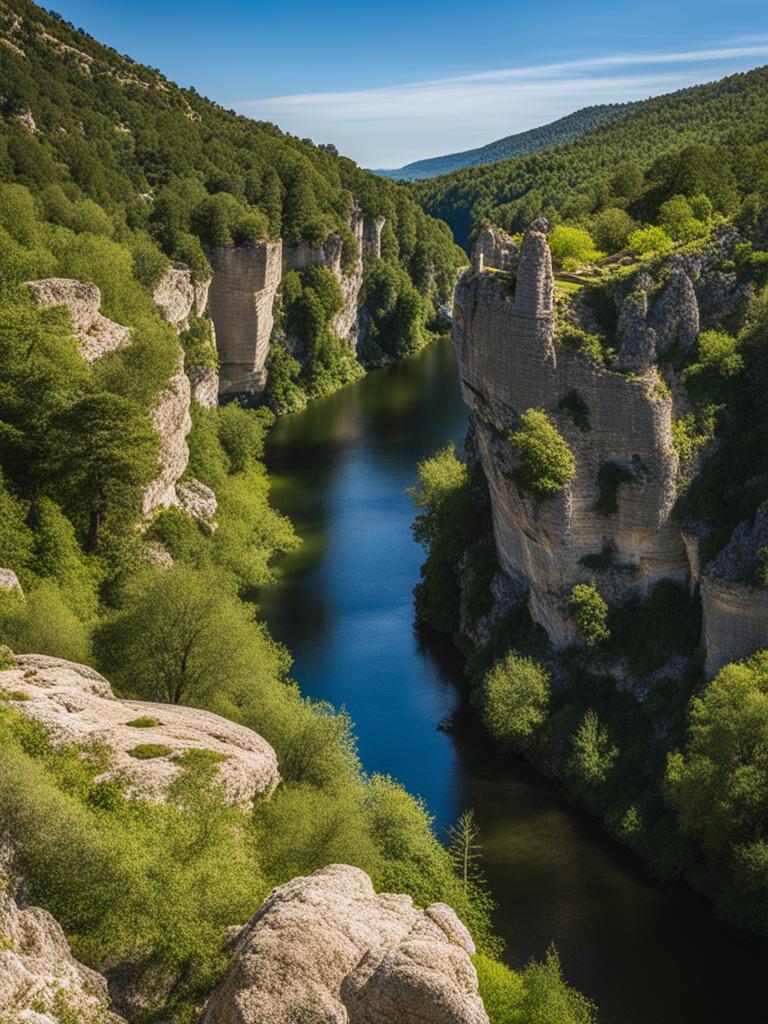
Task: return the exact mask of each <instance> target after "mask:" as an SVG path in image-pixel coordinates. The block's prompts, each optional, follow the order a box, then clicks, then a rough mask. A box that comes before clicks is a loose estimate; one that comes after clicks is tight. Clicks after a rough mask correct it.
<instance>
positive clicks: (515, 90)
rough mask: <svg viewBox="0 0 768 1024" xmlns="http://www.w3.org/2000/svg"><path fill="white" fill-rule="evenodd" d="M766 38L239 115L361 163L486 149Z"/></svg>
mask: <svg viewBox="0 0 768 1024" xmlns="http://www.w3.org/2000/svg"><path fill="white" fill-rule="evenodd" d="M764 57H768V36H754V37H750V38H741V39H738V40H732V41H729V43H728V44H727V45H722V46H720V47H717V48H712V49H701V50H690V51H682V52H673V53H623V54H610V55H607V56H599V55H598V56H593V57H581V58H578V59H569V60H560V61H551V62H547V63H539V64H534V65H520V66H516V67H508V68H496V69H491V70H482V71H467V72H461V73H456V74H448V75H445V76H443V77H440V78H435V79H432V80H429V81H423V82H407V83H403V84H398V85H391V86H385V87H382V88H375V89H362V90H351V91H348V92H317V93H303V94H299V95H293V96H273V97H269V98H265V99H258V100H246V101H244V102H242V103H240V104H238V106H239V109H240V110H241V111H242V112H243V113H247V114H250V115H251V116H252V117H257V118H261V119H263V120H269V121H274V122H276V123H277V124H279V125H280V127H282V128H284V129H285V130H286V131H290V132H293V133H294V134H296V135H300V136H308V137H310V138H313V139H315V140H316V141H318V142H334V143H335V144H336V145H337V146H338V147H339V149H340V150H341V151H342V152H344V153H347V154H348V155H349V156H352V157H353V158H355V159H356V160H358V161H359V162H360V163H361V164H363V165H365V166H369V167H370V166H382V167H397V166H400V165H402V164H404V163H407V162H409V161H411V160H417V159H420V158H423V157H426V156H436V155H439V154H442V153H448V152H456V151H459V150H463V149H471V148H473V147H475V146H480V145H484V144H485V143H487V142H490V141H492V140H493V139H495V138H499V137H501V136H504V135H509V134H512V133H514V132H518V131H525V130H526V129H527V128H532V127H535V126H537V125H540V124H545V123H546V122H547V121H551V120H553V119H555V118H557V117H561V116H563V115H564V114H566V113H569V112H570V111H572V110H576V109H578V108H579V107H582V106H588V105H591V104H593V103H608V102H622V101H626V100H631V99H641V98H644V97H647V96H653V95H659V94H660V93H664V92H670V91H672V90H674V89H680V88H683V87H685V86H687V85H692V84H695V83H697V82H699V81H702V80H711V79H714V78H718V77H720V76H721V75H725V74H728V73H730V72H732V71H734V70H739V69H741V68H746V67H749V66H751V65H753V64H757V63H760V59H761V58H764Z"/></svg>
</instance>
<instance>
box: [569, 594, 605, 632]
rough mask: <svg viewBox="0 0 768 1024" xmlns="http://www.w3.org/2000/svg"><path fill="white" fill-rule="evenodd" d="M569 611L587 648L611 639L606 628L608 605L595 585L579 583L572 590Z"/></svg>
mask: <svg viewBox="0 0 768 1024" xmlns="http://www.w3.org/2000/svg"><path fill="white" fill-rule="evenodd" d="M568 610H569V611H570V613H571V616H572V617H573V620H574V622H575V623H576V628H577V630H578V631H579V636H580V637H581V639H582V640H583V641H584V643H585V644H586V645H587V647H595V646H596V645H597V644H599V643H602V642H603V641H605V640H608V639H609V637H610V631H609V629H608V627H607V626H606V621H607V619H608V605H607V604H606V602H605V599H604V598H603V596H602V594H601V593H600V591H599V590H598V589H597V587H596V586H595V585H594V583H577V584H576V586H575V587H573V588H572V589H571V592H570V594H569V596H568Z"/></svg>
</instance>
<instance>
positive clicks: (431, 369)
mask: <svg viewBox="0 0 768 1024" xmlns="http://www.w3.org/2000/svg"><path fill="white" fill-rule="evenodd" d="M465 431H466V410H465V408H464V406H463V403H462V401H461V397H460V394H459V391H458V386H457V381H456V368H455V363H454V360H453V355H452V353H451V350H450V346H449V345H448V344H447V343H437V344H435V345H432V346H430V347H429V348H428V349H427V350H425V351H424V352H423V353H421V354H420V355H418V356H416V357H414V358H412V359H410V360H407V361H405V362H403V363H400V364H398V365H396V366H393V367H389V368H387V369H385V370H380V371H377V372H375V373H371V374H369V375H368V376H367V377H366V378H365V379H364V380H362V381H360V382H359V383H357V384H354V385H352V386H350V387H348V388H345V389H344V390H342V391H340V392H338V393H337V394H335V395H332V396H330V397H329V398H326V399H322V400H320V401H318V402H315V403H314V404H312V405H311V406H310V407H309V408H308V409H307V410H306V411H305V412H302V413H298V414H295V415H292V416H286V417H283V418H282V419H281V420H280V421H279V423H278V425H277V426H276V427H275V429H274V430H273V431H272V433H271V435H270V438H269V442H268V448H267V464H268V466H269V469H270V473H271V475H272V478H273V501H274V504H275V505H276V506H277V507H278V508H279V509H281V510H282V511H283V512H285V513H286V514H287V515H288V516H290V518H291V519H292V520H293V522H294V524H295V526H296V528H297V530H298V532H299V533H300V534H301V536H302V537H303V538H304V544H303V546H302V548H301V549H300V550H299V551H298V552H296V553H295V554H292V555H290V556H288V557H286V558H285V559H284V560H283V562H282V563H281V569H282V578H281V582H280V583H279V584H278V586H276V587H275V588H273V590H271V591H270V592H269V594H268V595H266V597H265V600H264V603H263V605H262V610H263V613H264V614H265V616H266V618H267V620H268V622H269V625H270V628H271V629H272V632H273V634H274V635H275V637H277V638H278V639H279V640H281V641H283V642H284V643H285V644H286V645H287V646H288V648H289V649H290V650H291V652H292V654H293V656H294V659H295V662H294V667H293V673H292V674H293V676H294V678H295V679H296V680H297V681H298V683H299V685H300V686H301V689H302V691H303V692H304V693H305V694H307V695H309V696H311V697H314V698H322V699H325V700H328V701H330V702H332V703H333V704H334V705H336V706H337V707H341V706H342V705H343V706H344V707H346V708H347V710H348V711H349V713H350V714H351V716H352V719H353V720H354V722H355V725H356V730H357V735H358V738H359V750H360V756H361V759H362V762H363V765H364V767H365V768H366V770H367V771H369V772H388V773H390V774H391V775H393V776H395V777H396V778H397V779H398V780H399V781H400V782H402V783H403V784H404V785H405V786H406V787H407V788H408V789H409V790H410V791H411V792H412V793H416V794H418V795H419V796H421V797H422V798H423V799H424V800H425V801H426V804H427V806H428V807H429V809H430V811H431V813H432V814H433V815H434V817H435V823H436V828H437V829H438V830H441V829H443V828H445V827H446V826H447V825H449V824H450V823H451V822H452V821H454V820H455V819H456V817H457V816H458V815H459V814H460V813H461V812H462V810H464V809H465V808H467V807H472V808H473V809H474V810H475V814H476V818H477V822H478V825H479V827H480V830H481V837H482V842H483V866H484V869H485V873H486V876H487V878H488V882H489V884H490V887H491V890H492V893H493V896H494V898H495V900H496V901H497V903H498V910H497V912H496V916H495V920H496V925H497V928H498V931H499V933H500V934H501V935H502V936H503V937H504V939H505V941H506V943H507V949H506V954H505V958H506V959H507V961H508V962H509V963H510V965H511V966H513V967H520V966H523V965H524V964H525V963H526V962H527V961H528V960H529V959H530V958H531V957H541V956H543V954H544V953H545V951H546V948H547V946H548V945H549V943H550V942H554V944H555V945H556V947H557V950H558V952H559V954H560V957H561V960H562V964H563V969H564V973H565V975H566V977H567V979H568V980H569V982H570V983H571V984H573V985H575V986H576V987H577V988H579V989H580V990H581V991H583V992H585V993H586V994H587V995H589V996H590V997H591V998H593V999H594V1000H595V1001H596V1002H597V1004H598V1006H599V1010H600V1014H599V1016H600V1022H601V1024H688V1022H691V1024H693V1022H695V1024H710V1022H711V1024H715V1022H717V1024H731V1022H737V1021H745V1022H746V1021H749V1022H757V1021H761V1020H765V1019H766V1017H767V1016H768V1014H767V1013H766V1009H765V1008H766V1005H767V1003H766V998H767V997H768V981H767V980H766V977H765V970H764V968H765V964H766V949H765V947H760V946H758V945H757V944H756V943H753V942H751V941H749V940H747V939H746V938H744V937H742V936H739V935H737V934H735V933H733V932H731V931H730V930H729V929H727V928H726V927H724V926H723V925H721V924H719V923H718V922H717V921H716V920H715V918H714V915H713V913H712V912H711V910H710V909H709V907H708V906H707V905H706V904H704V903H703V902H702V901H700V900H699V899H698V898H696V897H695V896H693V895H692V894H691V893H690V892H689V891H688V890H686V889H685V888H684V887H683V886H663V885H660V884H659V883H658V882H656V881H655V880H654V879H652V878H651V877H649V875H648V873H647V872H646V871H645V870H644V868H643V866H642V864H641V863H640V862H639V861H638V860H637V859H636V858H635V857H633V856H632V855H631V854H630V853H628V852H627V851H626V850H624V849H623V848H622V847H620V846H619V845H617V844H615V843H613V842H612V841H611V840H610V839H608V838H607V837H606V836H605V835H604V834H603V833H602V832H601V830H600V828H599V826H598V825H597V823H596V822H594V821H593V820H592V819H590V818H589V817H587V816H586V815H584V814H582V813H580V812H579V811H578V810H576V809H574V808H573V807H572V806H571V805H569V804H568V803H567V802H566V801H565V800H564V798H563V796H562V794H561V792H560V790H559V788H558V787H557V785H556V784H554V783H552V782H551V781H549V780H547V779H545V778H543V777H542V776H541V775H540V774H539V773H537V772H536V771H535V770H534V769H532V768H531V767H530V766H528V765H527V764H525V763H524V762H523V761H522V760H519V759H516V758H512V757H509V756H506V755H502V754H500V753H499V752H498V751H496V750H495V749H494V747H493V744H492V743H491V742H490V741H489V739H488V737H487V736H486V735H484V734H483V732H482V730H481V729H480V727H479V724H478V722H477V720H476V718H475V716H474V714H473V712H472V711H471V709H470V708H469V707H468V706H467V703H466V682H465V680H464V677H463V675H462V659H461V657H460V655H459V654H458V652H457V651H456V650H455V649H454V648H453V647H452V645H451V644H450V643H449V642H448V641H447V640H446V639H445V638H442V637H439V636H436V635H435V634H433V633H431V632H429V631H427V630H424V629H420V628H418V627H416V625H415V622H414V613H413V601H412V590H413V587H414V585H415V584H416V583H417V581H418V579H419V566H420V564H421V562H422V560H423V552H422V550H421V548H420V547H419V546H418V545H417V544H416V543H415V542H414V541H413V539H412V537H411V531H410V524H411V520H412V518H413V514H414V510H413V506H412V504H411V500H410V498H409V497H408V495H407V494H406V488H408V487H409V486H411V485H412V484H413V483H414V482H415V476H416V464H417V462H418V461H419V460H420V459H422V458H424V457H425V456H427V455H429V454H431V453H432V452H433V451H434V450H435V449H436V448H438V447H441V446H442V445H445V444H446V443H447V442H448V441H453V442H454V443H455V444H456V445H457V447H460V445H461V443H462V441H463V437H464V433H465ZM447 718H452V720H453V723H454V728H453V729H452V730H451V731H450V732H446V731H443V730H440V729H438V728H437V727H438V724H439V723H440V722H441V721H443V720H444V719H447Z"/></svg>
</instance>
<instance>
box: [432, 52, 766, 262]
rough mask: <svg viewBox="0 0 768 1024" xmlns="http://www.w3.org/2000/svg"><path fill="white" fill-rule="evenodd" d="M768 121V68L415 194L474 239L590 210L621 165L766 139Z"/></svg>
mask: <svg viewBox="0 0 768 1024" xmlns="http://www.w3.org/2000/svg"><path fill="white" fill-rule="evenodd" d="M767 124H768V68H765V67H762V68H756V69H755V70H753V71H749V72H746V73H744V74H737V75H732V76H730V77H728V78H724V79H722V80H721V81H719V82H714V83H711V84H708V85H700V86H695V87H693V88H690V89H683V90H681V91H679V92H675V93H670V94H669V95H667V96H659V97H656V98H654V99H650V100H645V101H643V102H642V103H638V104H637V105H635V106H634V107H633V108H632V110H631V111H630V112H629V113H628V114H627V115H626V116H625V117H621V118H618V119H617V120H614V121H612V122H609V123H607V124H604V125H601V126H600V127H598V128H596V129H595V130H593V131H590V132H588V133H587V134H586V135H583V136H582V137H581V138H579V139H576V140H575V141H573V142H568V143H565V144H563V145H561V146H557V147H555V148H554V149H550V150H547V151H546V152H543V153H536V154H533V155H531V156H525V157H519V158H514V159H510V160H502V161H500V162H499V163H495V164H493V165H491V166H488V167H477V168H473V167H470V168H464V169H462V170H458V171H454V172H453V173H451V174H448V175H443V176H442V177H440V178H437V179H434V180H430V181H425V182H419V183H416V184H415V185H414V186H413V190H414V191H413V194H414V195H415V196H416V197H417V199H418V200H419V202H420V203H421V204H422V206H423V207H424V209H425V210H426V211H427V212H428V213H431V214H432V215H433V216H436V217H441V218H443V219H444V220H445V221H447V223H448V224H449V225H450V227H451V228H452V230H453V232H454V234H455V236H456V238H457V240H458V241H459V242H460V243H461V244H462V245H467V244H468V240H469V237H470V234H471V232H472V231H473V229H474V228H475V227H476V226H477V225H478V224H480V223H482V222H483V221H484V220H490V221H492V222H494V223H496V224H499V225H500V226H501V227H504V228H506V229H507V230H513V231H519V230H523V229H524V228H525V227H526V226H527V224H528V223H529V222H530V221H531V220H532V219H533V218H534V217H536V216H538V214H540V213H542V212H544V213H547V215H549V216H550V217H551V216H553V215H555V214H563V215H566V216H573V215H578V214H579V213H583V212H589V211H590V210H591V209H592V208H593V205H594V200H595V197H596V196H599V195H600V194H601V192H603V191H605V190H606V189H607V188H609V187H610V182H611V179H612V178H614V177H615V176H616V175H617V173H618V172H624V173H625V175H630V174H632V173H634V172H635V171H643V170H644V169H646V168H647V167H649V166H650V165H651V163H652V162H653V161H654V160H655V159H656V158H657V157H660V156H661V155H662V154H664V153H665V152H667V151H670V150H674V149H678V148H679V147H680V146H682V145H685V144H686V143H706V144H717V143H724V142H727V141H730V140H738V141H743V142H753V141H759V140H760V139H762V138H764V137H765V134H766V125H767Z"/></svg>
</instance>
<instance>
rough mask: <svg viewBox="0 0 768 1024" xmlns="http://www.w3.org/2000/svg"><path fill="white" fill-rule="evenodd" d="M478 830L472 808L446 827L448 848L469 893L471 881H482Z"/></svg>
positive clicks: (466, 892)
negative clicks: (453, 823)
mask: <svg viewBox="0 0 768 1024" xmlns="http://www.w3.org/2000/svg"><path fill="white" fill-rule="evenodd" d="M481 849H482V847H481V844H480V830H479V828H478V827H477V823H476V822H475V812H474V811H473V810H471V809H470V810H467V811H464V812H463V813H462V814H461V815H460V816H459V820H458V821H457V822H456V824H455V825H451V826H450V828H449V829H448V850H449V852H450V854H451V859H452V860H453V864H454V867H455V869H456V873H457V874H458V876H459V878H460V879H461V881H462V884H463V886H464V892H465V894H466V895H468V894H469V887H470V884H471V883H473V882H474V883H475V884H477V883H478V882H480V881H482V873H481V871H480V851H481Z"/></svg>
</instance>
